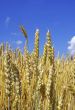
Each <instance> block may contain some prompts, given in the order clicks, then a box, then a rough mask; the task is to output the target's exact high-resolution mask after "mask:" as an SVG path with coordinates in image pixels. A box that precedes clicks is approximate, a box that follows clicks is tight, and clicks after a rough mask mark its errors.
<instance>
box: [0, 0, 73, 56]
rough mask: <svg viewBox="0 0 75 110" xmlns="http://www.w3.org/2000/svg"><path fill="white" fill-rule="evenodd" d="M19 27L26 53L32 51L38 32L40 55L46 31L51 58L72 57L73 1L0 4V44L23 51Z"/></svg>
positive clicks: (12, 0)
mask: <svg viewBox="0 0 75 110" xmlns="http://www.w3.org/2000/svg"><path fill="white" fill-rule="evenodd" d="M21 24H23V25H24V27H25V28H26V30H27V33H28V39H29V51H30V52H31V51H32V50H33V48H34V37H35V30H36V29H37V28H39V30H40V53H42V52H43V46H44V43H45V41H46V32H47V30H48V29H49V30H50V32H51V39H52V43H53V46H54V48H55V55H57V53H58V51H59V52H60V55H62V54H66V53H67V52H70V53H71V54H74V53H75V0H0V43H1V42H7V41H8V42H9V43H10V45H11V47H12V48H16V47H20V49H21V50H22V51H23V46H24V42H25V39H24V37H23V35H22V33H21V31H20V28H19V27H20V25H21Z"/></svg>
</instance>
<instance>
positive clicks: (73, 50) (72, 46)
mask: <svg viewBox="0 0 75 110" xmlns="http://www.w3.org/2000/svg"><path fill="white" fill-rule="evenodd" d="M68 44H69V46H68V50H69V52H70V54H71V55H74V54H75V36H73V37H72V38H71V40H70V41H69V42H68Z"/></svg>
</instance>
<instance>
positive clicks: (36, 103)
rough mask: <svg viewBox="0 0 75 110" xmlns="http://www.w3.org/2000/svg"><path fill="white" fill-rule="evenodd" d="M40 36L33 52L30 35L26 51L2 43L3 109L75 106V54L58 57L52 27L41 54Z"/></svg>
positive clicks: (0, 95)
mask: <svg viewBox="0 0 75 110" xmlns="http://www.w3.org/2000/svg"><path fill="white" fill-rule="evenodd" d="M22 32H23V34H24V35H25V34H26V33H25V32H24V30H22ZM25 36H26V35H25ZM39 37H40V36H39V30H38V29H37V30H36V32H35V41H34V49H33V51H32V52H31V53H30V52H29V51H28V39H27V36H26V43H25V46H24V52H23V53H22V52H21V51H20V49H15V50H12V49H11V48H10V47H9V44H8V43H6V44H3V43H2V44H1V45H0V110H75V57H74V58H73V59H72V58H71V57H70V56H67V57H66V58H64V57H60V56H59V55H58V57H57V58H55V56H54V47H53V46H52V41H51V34H50V32H49V31H48V32H47V33H46V43H45V44H44V49H43V54H42V55H41V56H39V48H40V47H39Z"/></svg>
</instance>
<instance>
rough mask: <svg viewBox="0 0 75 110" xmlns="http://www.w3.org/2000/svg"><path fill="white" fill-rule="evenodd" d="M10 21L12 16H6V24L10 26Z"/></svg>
mask: <svg viewBox="0 0 75 110" xmlns="http://www.w3.org/2000/svg"><path fill="white" fill-rule="evenodd" d="M9 23H10V17H9V16H8V17H6V19H5V25H6V26H8V25H9Z"/></svg>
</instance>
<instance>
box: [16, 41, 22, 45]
mask: <svg viewBox="0 0 75 110" xmlns="http://www.w3.org/2000/svg"><path fill="white" fill-rule="evenodd" d="M15 43H16V44H17V45H21V44H22V43H23V42H22V41H21V40H17V41H16V42H15Z"/></svg>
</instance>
